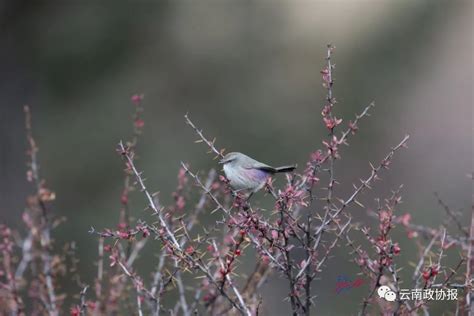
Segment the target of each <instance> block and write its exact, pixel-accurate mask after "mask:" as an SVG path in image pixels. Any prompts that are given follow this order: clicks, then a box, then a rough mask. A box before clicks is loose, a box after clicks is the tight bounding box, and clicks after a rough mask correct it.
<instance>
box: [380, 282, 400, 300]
mask: <svg viewBox="0 0 474 316" xmlns="http://www.w3.org/2000/svg"><path fill="white" fill-rule="evenodd" d="M377 294H378V295H379V297H380V298H383V299H385V300H386V301H389V302H395V300H396V299H397V294H395V292H394V291H392V290H391V289H390V288H389V287H388V286H386V285H382V286H381V287H379V288H378V289H377Z"/></svg>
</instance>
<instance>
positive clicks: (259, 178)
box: [224, 165, 268, 190]
mask: <svg viewBox="0 0 474 316" xmlns="http://www.w3.org/2000/svg"><path fill="white" fill-rule="evenodd" d="M224 172H225V175H226V177H227V179H228V180H229V182H230V185H231V186H232V187H233V188H234V189H236V190H242V189H249V190H255V189H257V188H260V187H261V186H262V184H265V181H267V177H268V173H266V172H265V171H262V170H259V169H247V168H242V167H234V166H229V165H224Z"/></svg>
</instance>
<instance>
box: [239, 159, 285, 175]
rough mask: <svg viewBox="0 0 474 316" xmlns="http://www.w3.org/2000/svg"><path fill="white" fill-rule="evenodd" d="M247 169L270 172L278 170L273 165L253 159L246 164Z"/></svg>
mask: <svg viewBox="0 0 474 316" xmlns="http://www.w3.org/2000/svg"><path fill="white" fill-rule="evenodd" d="M244 168H245V169H258V170H262V171H266V172H269V173H275V172H276V171H277V170H276V169H275V168H273V167H272V166H269V165H266V164H264V163H261V162H259V161H257V160H253V161H251V162H249V163H248V164H246V165H245V166H244Z"/></svg>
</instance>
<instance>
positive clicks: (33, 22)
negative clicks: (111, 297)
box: [0, 0, 473, 315]
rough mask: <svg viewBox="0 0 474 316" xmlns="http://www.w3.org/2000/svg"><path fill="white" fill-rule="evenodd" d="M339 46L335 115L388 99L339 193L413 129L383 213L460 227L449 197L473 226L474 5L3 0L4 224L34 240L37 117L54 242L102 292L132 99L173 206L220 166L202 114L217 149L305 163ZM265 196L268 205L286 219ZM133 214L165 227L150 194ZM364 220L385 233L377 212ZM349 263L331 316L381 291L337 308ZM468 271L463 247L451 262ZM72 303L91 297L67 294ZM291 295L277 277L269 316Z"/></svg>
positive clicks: (326, 281) (144, 147)
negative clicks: (150, 206)
mask: <svg viewBox="0 0 474 316" xmlns="http://www.w3.org/2000/svg"><path fill="white" fill-rule="evenodd" d="M327 43H332V44H333V45H335V46H336V50H335V54H334V61H335V63H336V69H335V72H334V78H335V87H334V92H335V96H336V99H337V100H338V103H337V106H336V108H335V113H336V115H337V116H338V117H342V118H343V119H344V122H345V123H347V122H348V121H349V120H351V119H352V118H353V117H354V115H355V113H359V112H360V111H361V110H362V109H363V108H364V107H365V106H366V105H367V104H369V103H370V102H371V101H375V103H376V107H375V109H374V110H373V112H372V113H373V115H372V116H371V117H370V118H368V119H364V120H363V122H362V123H361V124H360V132H359V133H358V134H357V136H356V137H354V138H352V139H351V142H350V146H349V147H345V148H344V149H343V151H342V157H343V159H342V160H340V161H338V162H337V164H336V178H337V179H338V180H339V182H341V183H344V185H341V186H339V187H338V188H337V189H336V190H337V194H338V195H339V196H341V197H346V196H347V195H348V194H349V193H350V190H351V184H352V183H353V182H356V181H357V179H359V178H360V177H365V176H367V175H368V174H369V170H370V169H369V164H368V162H369V161H371V162H373V163H376V162H378V161H380V159H381V158H383V157H384V156H385V154H386V153H387V152H388V150H389V149H390V147H391V146H393V145H395V144H398V142H399V141H400V140H401V139H402V138H403V136H404V135H405V134H410V135H411V138H410V141H409V148H408V149H407V150H403V151H401V152H399V153H398V154H397V155H396V156H395V159H394V161H393V164H392V166H391V170H390V171H389V172H384V173H383V174H382V178H383V181H380V182H378V185H377V187H376V189H375V190H374V191H371V192H368V193H366V194H365V195H364V198H363V199H362V200H363V201H364V203H365V204H366V205H372V206H375V203H374V197H376V196H379V197H381V198H384V197H387V196H388V195H389V194H390V191H391V190H392V189H396V188H397V187H398V186H399V185H400V184H404V189H403V191H402V194H403V198H404V203H403V204H402V205H401V207H400V210H399V212H400V214H402V213H405V212H411V214H412V216H413V220H414V222H418V223H423V224H426V225H430V226H433V227H438V226H439V225H440V224H441V223H442V222H443V220H445V213H444V211H443V209H442V208H441V207H439V205H437V201H436V199H435V198H434V196H433V193H434V192H439V194H440V196H441V197H442V198H443V199H444V200H445V202H446V203H447V204H448V205H449V206H450V207H451V208H452V209H454V210H462V211H463V213H464V216H465V222H466V225H467V223H468V222H469V218H470V214H469V212H470V205H471V201H472V181H471V180H470V179H468V178H467V177H466V174H467V173H469V172H471V171H472V170H473V155H472V148H473V137H472V135H473V124H472V123H473V111H472V107H473V92H472V85H473V48H472V44H473V5H472V1H467V0H466V1H462V0H459V1H449V2H448V1H431V0H430V1H375V0H372V1H369V0H365V1H348V0H347V1H261V2H251V1H240V2H237V1H233V2H231V1H199V3H198V2H191V1H173V2H171V1H169V2H168V1H102V2H101V3H94V2H93V1H74V0H70V1H50V2H48V1H25V0H12V1H6V0H3V1H0V73H1V75H0V222H5V223H7V224H9V225H12V226H13V227H14V228H17V229H19V230H20V231H22V230H24V227H23V225H22V222H21V213H22V211H23V209H24V207H25V202H24V200H25V196H26V195H27V194H29V193H30V192H31V191H32V188H31V187H30V186H29V184H28V183H27V182H26V179H25V171H26V166H25V148H26V141H25V133H24V128H23V127H24V123H23V111H22V109H23V105H24V104H29V105H30V106H31V108H32V112H33V129H34V134H35V137H36V140H37V142H38V143H39V146H40V152H39V158H40V163H41V167H42V169H41V175H42V177H43V178H45V179H47V182H48V185H49V187H51V188H52V189H53V190H54V191H55V192H56V194H57V200H56V201H55V203H54V205H53V211H54V213H55V215H57V216H65V217H66V218H67V221H66V223H65V224H63V225H62V226H60V227H59V228H58V229H57V230H56V231H55V233H54V237H55V242H56V244H57V245H61V244H63V243H64V242H67V241H72V240H74V241H76V243H77V247H78V256H79V258H80V259H81V263H80V266H79V268H80V272H81V274H82V275H83V276H84V277H83V279H84V281H85V282H88V283H89V284H90V283H91V282H92V281H93V278H94V274H95V271H96V267H95V265H94V260H95V259H94V260H91V259H90V258H96V253H97V240H96V237H94V236H91V235H90V234H88V233H87V232H88V230H89V228H90V226H94V227H96V228H103V227H111V226H112V227H113V225H115V224H116V223H117V221H118V216H119V209H120V200H119V199H120V192H121V186H122V180H121V179H122V169H123V164H122V162H121V160H120V157H118V155H117V154H116V152H115V147H116V145H117V143H118V141H119V140H121V139H128V138H129V137H130V135H131V133H132V123H131V115H132V113H133V106H132V105H131V102H130V97H131V96H132V95H133V94H134V93H143V94H144V95H145V99H144V107H145V116H144V120H145V128H144V135H143V138H142V139H141V140H140V143H139V145H138V152H139V154H140V160H139V162H138V164H139V167H140V168H141V169H142V170H144V171H145V175H146V178H147V179H148V186H149V187H150V188H151V189H152V190H154V191H160V197H161V199H162V201H163V203H165V204H166V202H171V201H172V198H171V193H172V192H173V191H174V189H175V185H176V175H177V171H178V168H179V163H180V161H185V162H188V163H190V165H191V168H192V169H193V170H195V171H198V170H202V171H205V170H208V169H209V168H213V167H217V166H216V163H215V161H213V160H212V156H211V155H208V154H206V151H207V148H206V147H205V146H204V145H202V144H195V143H194V141H195V139H196V136H195V134H194V133H193V131H192V130H191V129H190V128H189V127H188V126H186V125H185V123H184V119H183V115H184V114H185V113H187V112H188V113H189V114H190V116H191V118H192V119H193V121H194V122H195V123H196V124H197V125H198V126H199V127H201V128H203V129H204V131H205V134H206V135H208V136H209V137H210V138H213V137H216V138H217V142H216V144H217V146H218V147H223V148H226V149H228V150H232V151H242V152H245V153H247V154H249V155H251V156H253V157H255V158H257V159H258V160H261V161H264V162H267V163H269V164H275V165H278V164H286V163H297V164H298V165H299V166H304V165H305V162H306V161H307V159H308V157H309V153H310V152H312V151H314V150H316V149H318V148H321V140H322V139H323V138H324V137H326V135H327V131H326V130H325V128H324V127H323V124H322V123H321V115H320V110H321V107H322V105H323V104H324V98H325V93H326V92H325V90H324V89H323V87H322V86H321V76H320V73H319V71H320V70H321V69H322V67H323V66H324V62H325V61H324V57H325V54H326V44H327ZM282 183H283V181H282V178H280V179H279V180H278V181H277V182H276V185H277V186H278V185H281V184H282ZM262 196H263V194H261V195H260V197H258V198H257V200H259V199H261V202H259V203H262V206H264V207H271V205H270V204H269V201H268V200H266V198H265V197H262ZM132 203H133V204H132V205H133V207H134V208H133V216H134V217H135V218H136V219H137V218H144V219H147V218H149V216H148V214H147V213H145V212H144V211H143V208H144V206H145V201H144V199H143V197H142V196H141V195H140V194H136V195H133V200H132ZM350 212H351V213H352V214H353V215H354V217H355V218H356V219H357V220H359V221H362V222H366V223H367V224H369V223H370V222H371V221H372V220H371V219H369V218H368V217H367V216H366V214H365V211H364V210H362V209H360V208H353V209H351V210H350ZM209 216H210V219H211V220H212V215H209ZM395 236H398V238H399V240H400V244H401V248H402V255H401V256H400V257H399V259H400V260H401V261H402V262H406V261H407V260H415V258H416V248H415V247H414V245H413V243H412V242H411V241H409V240H408V239H407V238H406V236H405V233H404V232H403V229H401V228H399V229H397V233H396V234H395ZM356 239H357V236H356ZM153 247H158V245H157V244H155V245H154V246H153V245H152V246H151V247H150V248H149V251H150V256H148V257H146V256H145V254H146V253H142V259H141V260H140V263H139V266H140V267H141V269H142V270H141V271H144V272H143V276H144V277H145V278H146V275H147V274H146V273H147V271H151V269H152V267H153V265H154V264H155V262H154V261H155V260H156V258H155V257H153V256H152V255H151V252H152V251H154V250H156V249H155V248H153ZM350 258H351V256H350V255H348V254H347V249H345V248H344V247H342V248H341V249H340V250H338V253H337V254H336V256H335V257H334V258H332V259H331V261H330V265H329V268H327V269H326V270H325V271H324V273H323V274H322V276H321V280H319V281H317V282H316V284H315V289H314V291H315V294H316V295H317V296H318V297H317V298H316V304H317V305H318V308H317V311H315V314H318V315H341V314H346V315H347V314H355V313H356V312H357V311H358V310H359V307H358V305H357V304H358V303H359V302H360V300H361V298H362V297H364V296H365V295H366V294H367V290H368V287H367V285H365V286H362V287H361V288H358V289H353V290H351V291H350V292H349V293H346V294H341V295H338V296H336V295H334V289H335V284H336V277H337V276H338V275H340V274H346V275H349V276H350V277H353V278H355V277H356V273H357V272H358V269H357V267H356V266H354V264H353V263H351V262H349V260H350ZM457 259H458V254H457V253H455V252H454V253H452V254H450V255H449V257H448V258H447V259H446V262H447V263H448V262H456V261H457ZM450 260H451V261H450ZM411 273H412V270H409V271H404V272H403V273H402V277H405V278H406V279H407V280H409V277H410V276H411ZM63 290H64V292H66V293H68V294H71V293H77V292H79V290H80V289H79V288H78V287H77V286H76V285H74V284H72V283H71V284H68V283H65V285H64V288H63ZM287 291H288V290H287V285H286V284H285V282H283V281H281V280H279V279H278V277H277V276H276V275H274V277H272V278H271V279H270V281H269V284H267V285H266V286H265V287H264V291H263V296H264V302H265V298H266V299H267V301H266V302H267V303H266V304H264V312H265V314H269V315H270V314H271V315H287V314H288V311H289V309H288V310H285V308H288V304H287V303H286V302H283V298H284V297H285V296H286V295H287ZM282 306H283V308H282ZM432 311H433V313H434V314H437V313H436V310H432Z"/></svg>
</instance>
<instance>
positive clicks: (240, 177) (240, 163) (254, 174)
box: [219, 152, 296, 195]
mask: <svg viewBox="0 0 474 316" xmlns="http://www.w3.org/2000/svg"><path fill="white" fill-rule="evenodd" d="M219 163H221V164H223V165H224V172H225V176H226V177H227V179H228V180H229V182H230V185H231V187H232V188H233V189H234V190H236V191H241V190H249V191H250V195H252V194H253V193H255V192H257V191H258V190H260V189H261V188H263V187H264V186H265V183H266V182H267V179H268V178H269V177H270V176H271V175H273V174H275V173H278V172H290V171H293V170H294V169H295V168H296V166H283V167H278V168H274V167H271V166H269V165H266V164H264V163H261V162H259V161H257V160H255V159H252V158H250V157H249V156H246V155H244V154H242V153H237V152H233V153H228V154H227V155H225V157H224V158H222V160H221V161H220V162H219Z"/></svg>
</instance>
